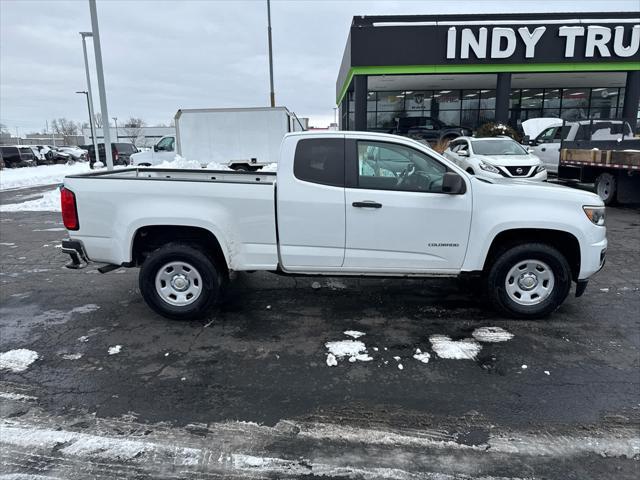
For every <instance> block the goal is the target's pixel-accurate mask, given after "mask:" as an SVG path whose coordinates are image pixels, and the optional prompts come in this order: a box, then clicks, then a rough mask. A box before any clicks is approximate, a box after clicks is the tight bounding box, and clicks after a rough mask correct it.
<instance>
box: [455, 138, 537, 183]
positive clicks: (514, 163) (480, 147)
mask: <svg viewBox="0 0 640 480" xmlns="http://www.w3.org/2000/svg"><path fill="white" fill-rule="evenodd" d="M444 156H445V157H446V158H448V159H449V160H451V161H452V162H454V163H455V164H456V165H458V166H459V167H460V168H462V169H463V170H465V171H466V172H468V173H470V174H471V175H477V176H479V177H483V178H526V179H528V180H538V181H545V180H546V179H547V171H546V169H545V167H544V165H543V164H542V162H541V161H540V159H539V158H538V157H536V156H535V155H532V154H531V153H530V152H529V151H528V150H527V149H526V147H523V146H522V145H520V144H519V143H518V142H516V141H515V140H513V139H512V138H509V137H492V138H473V137H460V138H456V139H455V140H453V141H452V142H451V143H449V146H448V147H447V149H446V150H445V151H444Z"/></svg>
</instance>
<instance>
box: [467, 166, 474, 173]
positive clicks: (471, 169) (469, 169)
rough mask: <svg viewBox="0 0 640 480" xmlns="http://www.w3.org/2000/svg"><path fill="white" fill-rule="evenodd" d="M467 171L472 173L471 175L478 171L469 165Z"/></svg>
mask: <svg viewBox="0 0 640 480" xmlns="http://www.w3.org/2000/svg"><path fill="white" fill-rule="evenodd" d="M467 173H470V174H471V175H475V174H476V172H474V171H473V168H471V167H469V168H467Z"/></svg>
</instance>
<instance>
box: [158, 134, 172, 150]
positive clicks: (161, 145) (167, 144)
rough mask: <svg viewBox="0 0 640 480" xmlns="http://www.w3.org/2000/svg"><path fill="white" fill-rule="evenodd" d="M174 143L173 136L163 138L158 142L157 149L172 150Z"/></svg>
mask: <svg viewBox="0 0 640 480" xmlns="http://www.w3.org/2000/svg"><path fill="white" fill-rule="evenodd" d="M174 144H175V138H173V137H167V138H163V139H162V140H160V141H159V142H158V150H162V151H164V152H173V146H174Z"/></svg>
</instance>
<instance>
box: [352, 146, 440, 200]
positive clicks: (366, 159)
mask: <svg viewBox="0 0 640 480" xmlns="http://www.w3.org/2000/svg"><path fill="white" fill-rule="evenodd" d="M446 172H447V167H445V166H444V165H443V164H441V163H440V162H438V161H437V160H435V159H433V158H431V157H430V156H428V155H427V154H425V153H422V152H420V151H418V150H414V149H413V148H411V147H407V146H404V145H398V144H393V143H385V142H371V141H358V187H359V188H367V189H376V190H402V191H411V192H437V193H441V192H442V178H443V176H444V174H445V173H446Z"/></svg>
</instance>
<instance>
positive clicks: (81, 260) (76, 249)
mask: <svg viewBox="0 0 640 480" xmlns="http://www.w3.org/2000/svg"><path fill="white" fill-rule="evenodd" d="M62 253H66V254H67V255H69V256H70V257H71V261H70V262H69V263H67V264H66V265H65V267H67V268H71V269H73V270H77V269H80V268H85V267H86V266H87V265H88V264H89V259H88V257H87V252H85V250H84V246H83V245H82V242H80V241H78V240H63V241H62Z"/></svg>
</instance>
